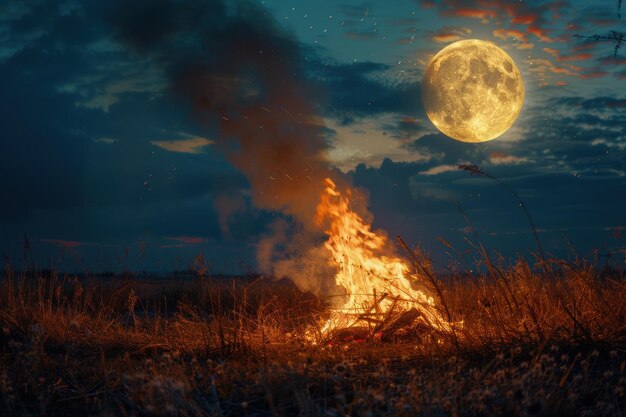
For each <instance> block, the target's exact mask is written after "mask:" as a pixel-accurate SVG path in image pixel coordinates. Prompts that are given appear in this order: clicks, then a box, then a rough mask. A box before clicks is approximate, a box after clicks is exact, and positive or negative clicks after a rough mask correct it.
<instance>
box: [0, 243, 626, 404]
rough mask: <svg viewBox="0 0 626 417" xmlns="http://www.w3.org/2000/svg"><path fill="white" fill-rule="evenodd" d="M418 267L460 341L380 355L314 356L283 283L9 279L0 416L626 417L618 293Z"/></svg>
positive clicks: (380, 349)
mask: <svg viewBox="0 0 626 417" xmlns="http://www.w3.org/2000/svg"><path fill="white" fill-rule="evenodd" d="M415 262H416V263H420V268H422V269H423V271H422V273H424V274H426V275H428V276H429V279H431V280H433V284H434V285H436V286H437V287H438V290H439V292H440V293H441V294H442V298H443V300H442V301H443V302H442V303H441V305H442V314H444V315H448V314H449V315H450V316H451V317H452V319H453V320H463V326H458V327H455V329H454V331H453V332H449V333H442V332H435V331H432V330H430V329H427V328H425V327H424V326H414V327H412V328H411V329H408V330H407V331H404V332H398V333H397V334H396V335H395V340H393V341H391V342H384V343H383V342H381V341H379V340H377V339H376V338H375V337H373V336H374V335H370V336H372V337H369V338H366V339H365V340H364V341H361V342H352V343H338V342H337V340H336V339H335V340H334V341H333V343H329V341H328V340H327V339H324V338H318V339H317V340H315V343H312V342H311V341H310V340H308V339H307V338H306V337H305V332H307V331H310V329H311V328H313V329H314V328H315V326H316V325H319V323H321V322H322V319H323V317H324V314H325V310H326V309H325V306H324V304H323V302H322V301H323V300H322V301H320V300H317V299H315V298H314V297H312V296H310V295H307V294H302V293H301V292H299V291H298V290H297V289H296V288H294V287H293V285H291V284H290V283H289V282H287V281H278V282H277V281H272V280H270V279H267V278H247V279H238V280H229V279H223V278H222V279H217V278H216V279H211V278H204V277H200V278H196V279H192V280H182V279H181V280H174V279H173V280H167V281H155V282H147V281H142V280H133V279H120V278H108V279H97V278H80V279H79V278H72V277H60V276H57V275H55V274H48V275H47V276H45V277H44V276H42V274H38V273H34V272H30V273H16V272H14V271H11V270H7V271H6V273H5V276H4V277H3V279H2V281H0V323H1V325H2V333H1V334H0V352H1V355H2V359H1V360H0V415H11V416H13V415H16V416H17V415H123V416H147V415H182V416H187V415H193V416H212V415H215V416H237V415H249V416H263V415H275V416H283V415H301V416H344V415H354V416H360V415H371V416H376V415H384V416H415V415H424V416H447V415H450V416H458V415H509V416H511V415H616V416H617V415H624V414H626V400H625V392H624V391H625V389H626V370H625V369H624V368H625V366H626V357H625V355H624V349H625V347H626V320H625V319H626V281H625V280H624V278H623V277H620V276H617V275H616V276H613V277H608V276H605V277H601V276H599V274H598V273H597V272H596V271H595V270H594V269H593V268H591V267H589V266H588V265H585V264H584V263H578V264H575V265H571V264H567V263H564V262H558V261H555V260H553V261H550V266H549V268H542V270H546V271H549V272H542V273H541V274H539V273H537V272H535V271H533V270H532V269H531V268H530V267H529V265H527V264H526V263H524V262H519V263H517V264H516V265H514V266H511V267H508V268H505V267H504V266H502V265H496V264H494V263H492V262H490V261H489V262H488V263H486V264H485V268H484V270H485V272H484V274H482V275H480V276H471V277H469V276H468V277H463V276H461V275H460V274H457V275H455V276H452V277H450V276H447V277H445V279H441V277H437V276H436V274H434V272H433V271H432V270H430V269H429V267H428V265H429V264H428V262H427V260H425V259H423V258H420V256H419V254H416V256H415ZM444 306H445V309H447V311H446V312H444V311H443V309H444ZM313 334H314V332H313Z"/></svg>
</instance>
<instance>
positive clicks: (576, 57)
mask: <svg viewBox="0 0 626 417" xmlns="http://www.w3.org/2000/svg"><path fill="white" fill-rule="evenodd" d="M543 51H544V52H546V53H548V54H550V55H552V56H553V57H555V58H556V60H557V61H558V62H568V61H586V60H589V59H591V58H593V55H592V54H590V53H588V52H580V53H577V54H571V55H561V51H559V50H558V49H554V48H543Z"/></svg>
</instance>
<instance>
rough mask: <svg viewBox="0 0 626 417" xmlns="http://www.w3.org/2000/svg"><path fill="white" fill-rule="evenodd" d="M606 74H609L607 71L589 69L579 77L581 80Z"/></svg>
mask: <svg viewBox="0 0 626 417" xmlns="http://www.w3.org/2000/svg"><path fill="white" fill-rule="evenodd" d="M607 75H609V73H608V72H607V71H602V70H595V71H591V72H586V73H584V74H580V78H582V79H583V80H588V79H590V78H602V77H606V76H607Z"/></svg>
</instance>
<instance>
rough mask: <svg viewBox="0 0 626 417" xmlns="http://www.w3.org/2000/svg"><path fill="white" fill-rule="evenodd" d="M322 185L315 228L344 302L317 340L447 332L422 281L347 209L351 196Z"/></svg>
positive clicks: (327, 181)
mask: <svg viewBox="0 0 626 417" xmlns="http://www.w3.org/2000/svg"><path fill="white" fill-rule="evenodd" d="M324 185H325V188H324V191H323V193H322V196H321V201H320V203H319V205H318V206H317V210H316V223H317V224H318V226H319V227H320V228H322V229H323V230H324V233H325V234H326V235H327V240H326V242H325V243H324V246H325V247H326V249H327V250H328V251H329V253H330V254H331V262H332V263H333V264H334V266H335V267H336V271H337V272H336V274H335V276H334V279H335V284H336V285H337V286H338V287H341V288H343V289H344V290H345V296H343V297H340V301H339V302H338V303H335V304H336V305H335V306H334V307H333V308H332V309H331V311H330V317H329V318H328V319H327V320H326V322H325V323H324V324H323V325H322V327H321V333H322V335H333V336H334V337H335V338H336V337H337V335H338V334H342V335H345V334H346V333H347V334H349V335H350V337H354V335H360V336H369V337H371V336H374V337H383V338H384V337H387V336H389V335H391V334H392V333H395V332H397V331H398V330H399V329H401V328H408V327H410V326H412V325H414V324H416V323H419V324H421V325H426V326H428V327H429V328H432V329H435V330H439V331H449V330H450V329H451V323H449V322H448V321H446V320H445V319H444V318H443V317H442V315H441V314H440V312H439V309H438V306H437V297H436V296H435V295H434V291H433V290H432V288H429V287H430V285H429V283H428V282H427V280H426V279H425V278H424V277H421V276H419V275H417V274H416V273H412V272H411V266H410V264H409V263H408V262H406V261H405V260H404V259H402V258H400V257H399V256H397V255H396V254H395V252H394V250H393V247H392V245H391V244H390V242H389V238H388V237H387V235H386V234H385V233H384V232H382V231H377V230H372V227H371V225H370V224H369V223H368V222H366V221H365V220H364V219H363V217H362V216H360V215H359V214H358V213H357V212H355V211H354V210H352V209H351V207H350V205H351V196H352V191H351V190H350V189H346V190H345V191H344V192H343V193H342V192H341V191H340V190H339V189H338V187H337V186H336V184H335V183H334V182H333V181H332V180H331V179H329V178H326V179H325V180H324ZM337 304H338V305H337Z"/></svg>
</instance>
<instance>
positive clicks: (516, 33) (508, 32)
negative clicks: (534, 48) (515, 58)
mask: <svg viewBox="0 0 626 417" xmlns="http://www.w3.org/2000/svg"><path fill="white" fill-rule="evenodd" d="M492 34H493V36H495V37H496V38H498V39H502V40H507V39H508V38H513V39H516V40H519V41H522V42H524V43H525V42H528V36H526V33H525V32H522V31H521V30H516V29H496V30H494V31H493V32H492Z"/></svg>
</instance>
